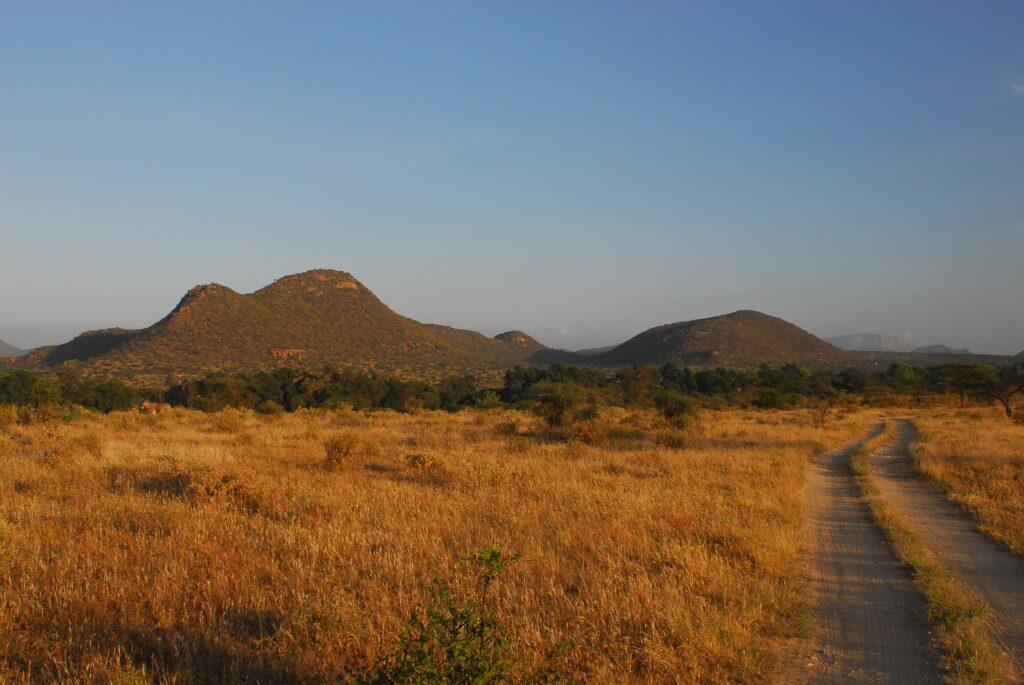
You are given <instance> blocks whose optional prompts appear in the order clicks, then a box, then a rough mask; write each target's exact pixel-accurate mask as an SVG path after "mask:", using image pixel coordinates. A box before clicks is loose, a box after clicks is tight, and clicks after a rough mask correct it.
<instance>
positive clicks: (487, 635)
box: [356, 547, 518, 685]
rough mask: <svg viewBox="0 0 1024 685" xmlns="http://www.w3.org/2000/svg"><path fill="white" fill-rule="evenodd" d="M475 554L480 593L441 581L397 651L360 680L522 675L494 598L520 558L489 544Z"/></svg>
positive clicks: (485, 680)
mask: <svg viewBox="0 0 1024 685" xmlns="http://www.w3.org/2000/svg"><path fill="white" fill-rule="evenodd" d="M471 560H472V562H473V564H474V566H475V567H476V569H477V572H478V577H477V583H476V585H477V588H478V590H477V595H476V596H474V597H462V596H459V595H457V594H456V593H455V592H453V590H452V589H451V588H450V587H449V586H448V585H445V584H443V583H440V582H437V581H435V583H434V585H433V587H432V588H431V590H430V592H429V595H428V598H427V601H426V604H425V606H423V607H421V608H420V609H418V610H417V611H415V612H414V613H413V615H412V617H410V619H409V622H408V624H407V625H406V628H405V630H404V632H403V633H402V636H401V638H400V639H399V644H398V647H397V648H396V649H395V651H394V652H393V653H392V654H390V655H388V656H387V657H386V658H385V659H383V661H382V663H381V665H380V666H379V667H378V668H377V669H375V670H372V671H370V672H367V673H363V674H361V675H360V677H358V678H357V679H356V682H358V683H362V684H364V685H384V684H385V683H387V684H390V683H477V684H479V685H487V684H489V683H503V682H509V681H510V680H514V679H517V678H516V677H515V676H516V675H517V670H518V667H517V665H516V663H515V662H514V660H513V659H512V656H511V653H510V650H509V645H508V637H507V635H506V631H505V627H504V626H503V625H502V623H501V621H500V620H498V618H497V616H496V615H495V614H494V611H493V609H492V607H491V606H490V604H489V598H488V593H489V590H490V588H491V586H492V584H493V583H494V581H495V580H496V579H497V578H498V575H499V574H500V573H501V572H502V571H503V570H504V569H505V568H506V566H507V565H508V564H509V563H510V561H513V560H514V558H513V559H509V558H507V557H505V556H504V555H502V553H501V552H499V551H498V550H495V549H493V548H489V547H488V548H484V549H482V550H480V551H479V552H478V553H477V554H475V555H474V556H473V557H472V559H471Z"/></svg>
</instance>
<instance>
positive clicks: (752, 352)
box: [531, 310, 851, 368]
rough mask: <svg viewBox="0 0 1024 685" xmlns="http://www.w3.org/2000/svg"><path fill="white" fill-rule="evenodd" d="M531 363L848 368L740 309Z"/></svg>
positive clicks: (828, 348)
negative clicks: (599, 348) (598, 348)
mask: <svg viewBox="0 0 1024 685" xmlns="http://www.w3.org/2000/svg"><path fill="white" fill-rule="evenodd" d="M531 361H535V362H539V363H542V362H546V363H552V362H562V363H569V364H580V365H585V366H608V367H622V366H631V365H634V364H640V365H652V364H653V365H659V364H665V363H668V362H674V363H676V364H679V365H685V366H693V367H704V368H707V367H716V366H724V367H732V368H756V367H758V366H760V365H761V364H772V365H781V364H786V363H790V362H792V363H798V364H805V365H808V366H841V365H844V364H850V363H851V357H850V355H848V354H847V353H845V352H843V351H842V350H839V349H838V348H836V347H834V346H832V345H830V344H828V343H827V342H825V341H823V340H820V339H818V338H816V337H814V336H813V335H811V334H810V333H808V332H807V331H805V330H803V329H801V328H798V327H797V326H794V325H793V324H791V323H789V322H787V321H783V320H782V319H779V318H776V317H774V316H769V315H767V314H762V313H761V312H755V311H750V310H741V311H737V312H733V313H731V314H724V315H722V316H713V317H710V318H707V319H696V320H694V321H682V322H679V323H672V324H666V325H664V326H657V327H655V328H651V329H649V330H647V331H644V332H643V333H641V334H639V335H637V336H635V337H633V338H631V339H629V340H627V341H626V342H624V343H622V344H621V345H617V346H615V347H613V348H611V349H610V350H605V351H597V352H594V351H592V352H590V353H588V354H580V353H573V352H560V351H555V350H544V351H541V352H539V353H537V354H535V355H534V356H533V357H532V358H531Z"/></svg>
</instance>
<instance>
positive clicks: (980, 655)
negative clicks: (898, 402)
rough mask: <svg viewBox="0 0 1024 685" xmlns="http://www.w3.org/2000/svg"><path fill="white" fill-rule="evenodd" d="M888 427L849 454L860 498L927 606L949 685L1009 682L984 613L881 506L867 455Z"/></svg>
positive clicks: (901, 520)
mask: <svg viewBox="0 0 1024 685" xmlns="http://www.w3.org/2000/svg"><path fill="white" fill-rule="evenodd" d="M892 431H893V427H892V424H891V423H888V422H887V424H886V429H885V431H884V432H883V433H882V434H881V435H879V436H877V437H875V438H873V439H871V440H868V441H867V442H865V443H864V444H863V445H861V446H860V448H859V449H858V450H857V451H856V452H855V453H854V454H853V458H852V466H853V471H854V474H855V476H856V479H857V483H858V485H859V486H860V489H861V492H862V493H863V494H864V497H865V499H866V500H867V502H868V504H869V505H870V506H871V511H872V512H873V513H874V516H875V519H876V520H877V521H878V523H879V525H880V526H881V527H882V530H883V531H884V532H885V535H886V537H887V538H888V540H889V542H890V544H892V547H893V549H894V550H895V551H896V555H897V556H898V557H899V559H900V561H901V562H903V563H904V564H906V565H907V566H909V567H910V568H911V569H912V570H913V573H914V582H915V584H916V585H917V587H918V589H919V590H920V591H921V593H922V594H924V596H925V598H926V599H927V601H928V620H929V622H930V623H931V625H932V626H933V628H934V629H935V633H936V640H937V641H938V644H939V647H940V648H941V650H942V655H943V659H944V662H945V666H946V669H947V673H948V680H949V681H950V682H953V683H1003V682H1015V674H1014V672H1013V670H1012V666H1011V665H1010V664H1009V661H1008V659H1006V658H1005V657H1004V656H1003V655H1002V651H1001V650H1000V648H999V647H998V645H997V644H996V643H995V641H994V640H993V639H992V637H991V636H990V635H989V629H988V626H987V624H986V622H985V614H986V612H987V610H988V607H987V606H986V605H985V604H984V603H982V602H981V601H980V600H976V599H975V598H973V597H971V596H970V595H969V594H968V593H967V592H966V591H965V590H964V588H963V586H962V584H961V582H960V580H959V578H958V577H957V576H956V575H955V574H954V573H953V572H952V571H950V570H949V569H948V568H946V567H945V566H943V565H942V563H941V562H940V561H939V560H938V558H937V557H936V556H935V554H934V553H933V552H932V551H931V550H930V549H928V547H927V546H926V545H925V544H924V542H923V541H922V540H921V537H920V536H919V535H918V534H917V532H916V531H915V530H914V528H913V526H912V525H911V524H910V522H909V521H908V520H907V518H906V517H904V516H903V514H902V513H900V512H899V511H898V510H897V509H896V508H895V507H893V506H892V505H890V504H889V503H888V502H886V501H885V500H884V498H883V497H882V494H881V492H880V491H879V489H878V487H877V485H876V484H875V482H874V480H873V477H872V475H871V467H870V461H869V459H870V455H871V454H872V453H873V452H874V451H875V450H877V449H878V448H880V447H881V446H882V445H883V444H885V442H886V441H888V440H890V439H891V438H892Z"/></svg>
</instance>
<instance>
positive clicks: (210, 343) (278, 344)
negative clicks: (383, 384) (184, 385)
mask: <svg viewBox="0 0 1024 685" xmlns="http://www.w3.org/2000/svg"><path fill="white" fill-rule="evenodd" d="M538 349H543V346H542V345H540V344H539V343H537V341H535V340H533V338H530V337H529V336H527V335H526V334H524V333H519V332H516V331H510V332H508V333H504V334H502V335H500V336H498V337H497V338H488V337H486V336H484V335H482V334H480V333H475V332H473V331H466V330H460V329H456V328H449V327H447V326H439V325H434V324H423V323H420V322H418V321H414V320H413V319H410V318H407V317H404V316H401V315H400V314H397V313H395V312H394V311H392V310H391V309H389V308H388V307H387V306H386V305H385V304H384V303H383V302H381V301H380V300H379V299H377V297H376V296H375V295H374V294H373V293H372V292H371V291H370V290H369V289H368V288H366V287H365V286H364V285H363V284H361V283H360V282H359V281H357V280H356V279H355V278H353V277H352V276H351V275H350V274H347V273H344V272H341V271H331V270H325V269H321V270H315V271H308V272H305V273H301V274H296V275H293V276H286V277H284V278H281V279H279V280H277V281H275V282H274V283H272V284H270V285H268V286H266V287H265V288H262V289H260V290H257V291H256V292H254V293H251V294H241V293H237V292H235V291H234V290H232V289H231V288H228V287H226V286H223V285H218V284H216V283H214V284H210V285H202V286H197V287H195V288H193V289H192V290H190V291H188V293H186V295H185V296H184V297H183V298H182V299H181V301H180V302H179V303H178V305H177V306H176V307H175V308H174V310H173V311H171V312H170V313H169V314H168V315H167V316H165V317H164V318H163V319H161V320H160V321H158V322H157V323H155V324H153V325H152V326H150V327H148V328H144V329H141V330H126V329H120V328H115V329H106V330H100V331H91V332H88V333H83V334H82V335H80V336H78V337H76V338H75V339H73V340H71V341H70V342H67V343H65V344H63V345H58V346H56V347H49V348H41V349H39V350H35V351H33V353H32V354H30V355H29V356H28V357H27V358H25V360H24V363H26V364H32V365H36V366H42V367H52V366H57V365H59V364H62V363H64V362H66V361H70V360H77V361H79V362H81V364H82V366H83V369H84V370H86V371H89V372H98V373H108V374H115V375H120V376H125V377H143V376H149V377H153V378H159V377H161V376H162V375H166V374H196V373H202V372H206V371H219V370H246V371H251V370H255V369H265V368H271V367H275V366H284V365H290V366H299V367H321V366H323V365H327V364H333V365H339V366H354V367H359V368H375V369H380V370H386V371H390V372H395V373H403V372H408V373H417V374H422V373H431V372H455V371H468V370H487V369H496V368H501V367H504V366H508V365H511V364H514V363H516V362H519V361H522V360H523V359H525V358H526V357H528V356H529V355H530V354H532V353H534V352H536V351H537V350H538Z"/></svg>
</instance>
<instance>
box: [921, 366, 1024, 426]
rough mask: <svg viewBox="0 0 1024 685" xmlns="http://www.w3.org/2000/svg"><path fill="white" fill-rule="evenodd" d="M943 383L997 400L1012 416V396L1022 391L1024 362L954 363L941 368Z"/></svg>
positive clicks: (1023, 385)
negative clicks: (996, 364) (1010, 364)
mask: <svg viewBox="0 0 1024 685" xmlns="http://www.w3.org/2000/svg"><path fill="white" fill-rule="evenodd" d="M940 377H941V378H942V381H943V383H944V384H945V385H947V386H949V387H950V388H952V389H954V390H957V391H959V392H964V391H967V392H973V393H976V394H978V395H982V396H984V397H988V398H990V399H993V400H996V401H997V402H999V404H1001V405H1002V406H1003V411H1004V412H1006V416H1007V418H1012V417H1013V405H1012V404H1011V403H1012V401H1013V397H1014V395H1016V394H1017V393H1021V392H1024V363H1022V364H1014V365H1013V366H1002V367H1000V366H993V365H991V364H954V365H951V366H945V367H942V370H941V373H940Z"/></svg>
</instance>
